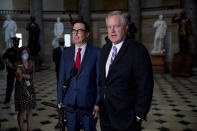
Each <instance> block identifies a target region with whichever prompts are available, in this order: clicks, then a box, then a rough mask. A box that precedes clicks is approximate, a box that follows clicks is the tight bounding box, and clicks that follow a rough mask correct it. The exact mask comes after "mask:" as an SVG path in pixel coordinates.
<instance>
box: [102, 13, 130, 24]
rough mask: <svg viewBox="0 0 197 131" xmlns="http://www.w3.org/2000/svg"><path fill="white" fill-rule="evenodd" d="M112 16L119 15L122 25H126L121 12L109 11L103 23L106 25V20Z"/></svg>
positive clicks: (126, 21)
mask: <svg viewBox="0 0 197 131" xmlns="http://www.w3.org/2000/svg"><path fill="white" fill-rule="evenodd" d="M114 15H119V16H120V18H121V21H122V24H123V25H127V24H128V20H127V18H126V16H125V15H124V14H123V13H122V12H121V11H111V12H109V13H108V14H107V16H106V17H105V22H106V23H107V19H108V18H109V17H111V16H114Z"/></svg>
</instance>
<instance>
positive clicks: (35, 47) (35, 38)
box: [26, 17, 40, 56]
mask: <svg viewBox="0 0 197 131" xmlns="http://www.w3.org/2000/svg"><path fill="white" fill-rule="evenodd" d="M30 19H31V22H30V23H29V24H27V27H26V30H27V31H28V32H29V40H28V48H29V50H30V55H31V56H38V55H39V51H40V44H39V34H40V28H39V25H38V24H37V23H36V22H35V17H31V18H30Z"/></svg>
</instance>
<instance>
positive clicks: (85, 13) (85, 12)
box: [78, 0, 92, 41]
mask: <svg viewBox="0 0 197 131" xmlns="http://www.w3.org/2000/svg"><path fill="white" fill-rule="evenodd" d="M78 13H79V18H80V19H81V18H82V19H83V20H84V21H85V22H86V23H87V24H88V25H89V26H90V33H91V34H92V21H91V12H90V0H78ZM90 36H91V37H90V41H92V35H90Z"/></svg>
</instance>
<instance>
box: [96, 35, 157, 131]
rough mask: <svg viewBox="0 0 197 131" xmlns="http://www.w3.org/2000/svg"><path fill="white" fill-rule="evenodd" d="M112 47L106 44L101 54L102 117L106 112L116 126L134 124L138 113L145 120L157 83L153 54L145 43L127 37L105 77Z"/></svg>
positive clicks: (118, 127)
mask: <svg viewBox="0 0 197 131" xmlns="http://www.w3.org/2000/svg"><path fill="white" fill-rule="evenodd" d="M111 47H112V43H107V44H106V45H104V47H103V49H102V51H101V57H100V84H101V85H100V87H101V89H100V102H99V106H100V108H99V110H100V116H101V117H102V115H103V113H104V112H105V113H106V114H107V115H108V117H109V120H110V123H111V126H112V127H113V128H115V129H125V128H128V127H131V126H132V125H134V127H135V124H136V116H138V117H140V118H143V119H146V114H147V113H148V111H149V109H150V106H151V100H152V93H153V84H154V82H153V74H152V66H151V61H150V57H149V54H148V52H147V50H146V48H145V47H144V46H143V45H142V44H140V43H137V42H136V41H134V40H132V39H129V38H126V39H125V41H124V42H123V45H122V47H121V48H120V50H119V52H118V54H117V56H116V57H115V59H114V61H113V63H112V64H111V66H110V68H109V72H108V76H107V78H106V74H105V73H106V72H105V65H106V62H107V58H108V55H109V52H110V50H111ZM104 95H105V99H104ZM104 105H105V108H106V110H105V111H104V108H103V107H104Z"/></svg>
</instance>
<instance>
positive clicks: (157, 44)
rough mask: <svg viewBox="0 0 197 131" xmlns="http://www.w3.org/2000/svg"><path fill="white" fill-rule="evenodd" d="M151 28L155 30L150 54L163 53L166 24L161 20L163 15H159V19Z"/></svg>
mask: <svg viewBox="0 0 197 131" xmlns="http://www.w3.org/2000/svg"><path fill="white" fill-rule="evenodd" d="M153 27H154V28H155V29H156V31H155V38H154V44H153V49H152V51H151V52H152V53H164V52H165V49H164V37H165V35H166V30H167V24H166V22H165V21H164V20H163V15H159V19H158V20H156V21H155V23H154V25H153Z"/></svg>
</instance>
